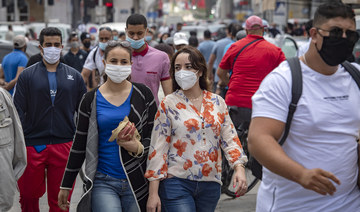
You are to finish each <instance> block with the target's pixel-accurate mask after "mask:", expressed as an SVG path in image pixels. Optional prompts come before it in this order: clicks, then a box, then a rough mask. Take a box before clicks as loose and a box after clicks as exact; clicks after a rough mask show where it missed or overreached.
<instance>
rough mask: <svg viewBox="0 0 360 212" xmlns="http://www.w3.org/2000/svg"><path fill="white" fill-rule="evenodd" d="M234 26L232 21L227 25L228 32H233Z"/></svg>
mask: <svg viewBox="0 0 360 212" xmlns="http://www.w3.org/2000/svg"><path fill="white" fill-rule="evenodd" d="M232 27H233V24H232V23H231V24H229V25H228V26H227V32H228V33H231V30H232Z"/></svg>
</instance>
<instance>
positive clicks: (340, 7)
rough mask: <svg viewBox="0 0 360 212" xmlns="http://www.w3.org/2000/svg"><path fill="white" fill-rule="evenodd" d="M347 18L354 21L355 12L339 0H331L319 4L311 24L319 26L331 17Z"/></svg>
mask: <svg viewBox="0 0 360 212" xmlns="http://www.w3.org/2000/svg"><path fill="white" fill-rule="evenodd" d="M337 17H342V18H349V19H352V20H354V22H355V13H354V11H353V10H352V9H351V7H350V6H349V5H346V4H344V3H342V2H341V1H332V2H327V3H324V4H321V5H320V6H319V7H318V8H317V10H316V12H315V15H314V20H313V25H314V27H319V26H320V25H322V24H324V23H326V22H327V21H328V20H329V19H332V18H337Z"/></svg>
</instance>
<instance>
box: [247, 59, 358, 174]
mask: <svg viewBox="0 0 360 212" xmlns="http://www.w3.org/2000/svg"><path fill="white" fill-rule="evenodd" d="M287 61H288V63H289V66H290V70H291V79H292V87H291V96H292V97H291V103H290V105H289V112H288V116H287V119H286V125H285V130H284V134H283V136H282V137H281V139H280V141H279V144H280V145H283V144H284V143H285V140H286V138H287V136H288V134H289V130H290V126H291V121H292V118H293V116H294V113H295V111H296V107H297V103H298V101H299V99H300V97H301V94H302V84H303V83H302V72H301V66H300V62H299V58H298V57H293V58H289V59H287ZM342 66H344V68H345V70H346V71H347V72H349V74H350V75H351V76H352V78H353V79H354V80H355V82H356V84H357V85H358V86H359V89H360V71H359V70H358V69H357V68H355V66H353V65H352V64H351V63H349V62H348V61H345V62H343V63H342ZM249 166H250V168H251V172H252V174H253V175H254V176H255V177H256V178H258V179H260V180H261V179H262V165H261V164H260V163H259V162H258V161H257V160H256V159H255V158H254V157H251V156H250V158H249Z"/></svg>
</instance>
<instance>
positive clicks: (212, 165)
mask: <svg viewBox="0 0 360 212" xmlns="http://www.w3.org/2000/svg"><path fill="white" fill-rule="evenodd" d="M203 94H204V95H203V96H204V98H203V101H202V106H201V110H200V111H198V110H197V109H196V107H195V106H194V105H193V104H192V103H191V102H190V101H189V100H188V98H187V97H186V96H185V95H184V93H183V91H181V90H177V91H175V92H174V93H172V94H170V95H167V96H166V97H165V98H164V99H163V101H162V102H161V104H160V106H159V108H158V112H157V114H156V119H155V121H154V128H153V131H152V137H151V145H150V149H149V157H148V161H147V171H146V173H145V177H146V178H148V179H149V180H150V181H152V180H156V179H163V178H165V177H166V176H167V174H168V173H169V174H172V175H174V176H176V177H180V178H183V179H189V180H196V181H215V182H218V183H221V162H222V161H221V160H222V159H221V149H223V150H224V153H225V156H226V158H227V159H228V160H229V164H230V166H233V165H235V164H237V163H245V162H246V161H247V158H246V156H245V155H244V154H243V150H242V148H241V144H240V141H239V138H238V137H237V134H236V131H235V129H234V127H233V123H232V122H231V119H230V116H229V113H228V111H227V106H226V104H225V101H224V100H223V99H222V98H221V97H220V96H218V95H216V94H213V93H211V92H208V91H203ZM220 148H221V149H220Z"/></svg>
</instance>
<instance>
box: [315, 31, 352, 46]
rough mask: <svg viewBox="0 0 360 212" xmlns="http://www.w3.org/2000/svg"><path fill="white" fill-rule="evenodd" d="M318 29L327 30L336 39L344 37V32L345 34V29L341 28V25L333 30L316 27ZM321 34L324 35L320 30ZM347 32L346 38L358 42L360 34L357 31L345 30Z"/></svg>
mask: <svg viewBox="0 0 360 212" xmlns="http://www.w3.org/2000/svg"><path fill="white" fill-rule="evenodd" d="M316 30H317V31H318V32H319V30H322V31H325V32H329V36H328V37H330V38H334V39H339V38H342V36H343V34H344V29H342V28H339V27H335V28H333V29H331V30H325V29H321V28H316ZM319 34H320V36H322V37H324V35H322V34H321V33H320V32H319ZM345 34H346V38H347V39H348V40H349V41H350V42H353V43H356V42H357V41H358V40H359V34H358V32H356V31H353V30H345Z"/></svg>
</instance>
